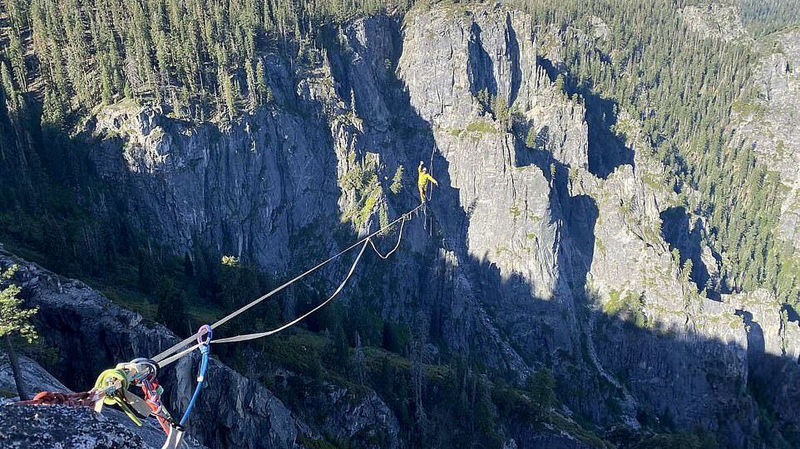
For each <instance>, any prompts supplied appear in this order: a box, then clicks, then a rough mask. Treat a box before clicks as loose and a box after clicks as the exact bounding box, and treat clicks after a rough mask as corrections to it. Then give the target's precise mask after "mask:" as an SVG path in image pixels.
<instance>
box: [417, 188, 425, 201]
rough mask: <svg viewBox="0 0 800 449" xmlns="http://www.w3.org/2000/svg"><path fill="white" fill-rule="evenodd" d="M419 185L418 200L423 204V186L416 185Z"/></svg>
mask: <svg viewBox="0 0 800 449" xmlns="http://www.w3.org/2000/svg"><path fill="white" fill-rule="evenodd" d="M417 187H419V201H420V202H421V203H423V204H425V186H424V185H422V186H417Z"/></svg>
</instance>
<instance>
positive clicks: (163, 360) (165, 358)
mask: <svg viewBox="0 0 800 449" xmlns="http://www.w3.org/2000/svg"><path fill="white" fill-rule="evenodd" d="M421 207H422V204H420V205H418V206H417V207H415V208H413V209H411V210H410V211H408V212H407V213H405V214H403V215H401V216H400V217H398V218H397V219H395V220H394V221H392V222H391V223H389V224H387V225H386V226H383V227H381V228H380V229H378V230H377V231H375V232H373V233H371V234H369V235H367V236H366V237H364V238H362V239H360V240H359V241H357V242H356V243H354V244H352V245H350V246H348V247H347V248H345V249H343V250H341V251H339V252H338V253H336V254H334V255H333V256H331V257H329V258H328V259H326V260H324V261H322V262H320V263H319V264H317V265H315V266H314V267H312V268H310V269H308V270H307V271H305V272H303V273H302V274H300V275H298V276H296V277H294V278H292V279H290V280H289V281H287V282H285V283H283V284H281V285H280V286H278V287H276V288H274V289H272V290H271V291H270V292H268V293H266V294H264V295H263V296H261V297H259V298H256V299H254V300H253V301H251V302H250V303H248V304H246V305H244V306H243V307H241V308H239V309H237V310H235V311H234V312H232V313H230V314H229V315H227V316H225V317H223V318H222V319H220V320H219V321H217V322H216V323H214V324H212V325H211V329H216V328H217V327H219V326H221V325H223V324H225V323H227V322H228V321H230V320H232V319H233V318H235V317H237V316H239V315H241V314H242V313H244V312H245V311H247V310H249V309H250V308H252V307H255V306H256V305H258V304H259V303H261V302H262V301H264V300H265V299H267V298H269V297H270V296H273V295H275V294H276V293H278V292H280V291H282V290H283V289H285V288H286V287H288V286H290V285H292V284H293V283H295V282H297V281H299V280H300V279H302V278H304V277H306V276H308V275H309V274H311V273H313V272H314V271H316V270H318V269H320V268H322V267H323V266H325V265H327V264H329V263H330V262H332V261H333V260H335V259H337V258H339V257H341V256H342V255H343V254H345V253H347V252H349V251H351V250H352V249H354V248H357V247H358V246H359V245H361V244H362V243H364V244H368V243H369V241H370V239H371V238H372V237H374V236H376V235H378V234H380V233H382V232H384V231H386V230H387V229H389V228H391V227H392V226H394V225H396V224H397V223H398V222H399V221H404V220H405V217H406V216H408V215H410V214H412V213H414V212H416V211H417V210H419V209H420V208H421ZM365 247H366V245H365ZM198 336H199V333H195V334H193V335H191V336H190V337H187V338H186V339H184V340H183V341H181V342H180V343H177V344H175V345H173V346H171V347H170V348H168V349H166V350H164V351H162V352H161V353H159V354H158V355H156V356H154V357H152V358H151V360H153V361H154V362H158V365H159V366H160V367H164V366H166V365H169V364H170V363H172V362H174V361H175V360H177V359H179V358H180V357H182V356H184V355H186V354H188V353H189V352H191V351H193V350H194V349H196V348H197V346H196V345H195V346H193V347H190V348H187V349H184V350H181V348H184V347H185V346H186V345H187V344H189V343H191V342H192V341H193V340H195V339H196V338H197V337H198ZM177 351H180V352H179V353H178V354H175V352H177ZM173 354H174V355H173Z"/></svg>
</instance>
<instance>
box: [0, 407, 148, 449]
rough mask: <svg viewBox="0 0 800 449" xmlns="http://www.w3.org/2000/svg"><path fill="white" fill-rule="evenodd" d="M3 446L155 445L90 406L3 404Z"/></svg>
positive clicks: (122, 448)
mask: <svg viewBox="0 0 800 449" xmlns="http://www.w3.org/2000/svg"><path fill="white" fill-rule="evenodd" d="M0 447H3V448H8V449H141V448H148V449H149V448H153V446H149V445H148V444H147V443H145V441H144V440H142V438H141V437H140V436H139V435H136V434H135V433H134V432H132V431H130V430H129V429H127V428H125V427H124V426H123V425H121V424H119V423H115V422H113V421H110V420H109V419H108V418H105V417H103V416H102V415H98V414H97V413H95V412H94V411H93V410H92V409H90V408H88V407H69V406H65V405H49V406H18V405H0Z"/></svg>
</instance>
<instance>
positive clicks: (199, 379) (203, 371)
mask: <svg viewBox="0 0 800 449" xmlns="http://www.w3.org/2000/svg"><path fill="white" fill-rule="evenodd" d="M200 353H201V354H203V361H202V362H201V363H200V374H199V375H198V376H197V386H196V387H195V388H194V394H193V395H192V399H191V400H190V401H189V405H188V406H187V407H186V411H185V412H183V418H181V422H180V425H181V427H183V426H184V425H185V424H186V421H187V420H188V419H189V415H190V414H191V413H192V409H193V408H194V403H195V402H196V401H197V397H198V396H200V389H201V388H202V387H203V381H204V380H205V377H206V370H207V369H208V353H209V348H208V345H207V344H205V345H202V346H200Z"/></svg>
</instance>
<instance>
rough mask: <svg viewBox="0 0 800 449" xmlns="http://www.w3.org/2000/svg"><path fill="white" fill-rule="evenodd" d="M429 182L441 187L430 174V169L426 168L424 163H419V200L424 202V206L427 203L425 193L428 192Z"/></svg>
mask: <svg viewBox="0 0 800 449" xmlns="http://www.w3.org/2000/svg"><path fill="white" fill-rule="evenodd" d="M428 181H430V182H432V183H434V184H436V185H437V186H438V185H439V183H438V182H436V180H435V179H433V176H431V175H430V174H428V169H427V168H425V166H424V164H423V162H422V161H419V167H417V188H418V189H419V200H420V201H421V202H422V204H425V203H426V202H427V199H426V197H425V192H426V191H427V190H428Z"/></svg>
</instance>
